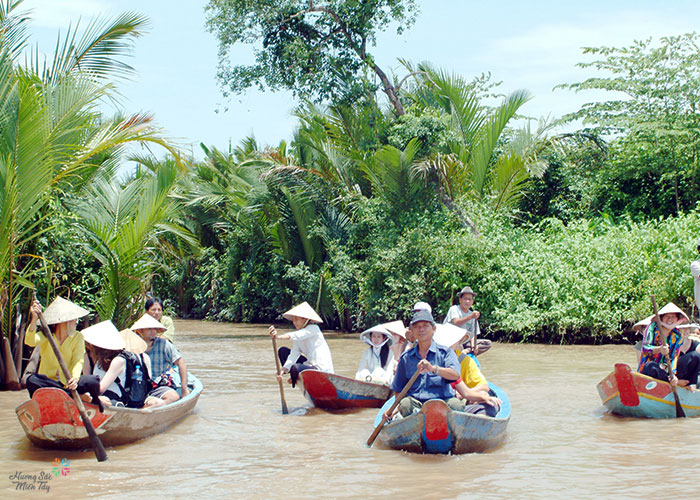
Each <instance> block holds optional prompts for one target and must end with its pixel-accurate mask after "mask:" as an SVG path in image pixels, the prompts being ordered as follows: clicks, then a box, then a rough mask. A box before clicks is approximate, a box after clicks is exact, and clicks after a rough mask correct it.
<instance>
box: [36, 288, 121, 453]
mask: <svg viewBox="0 0 700 500" xmlns="http://www.w3.org/2000/svg"><path fill="white" fill-rule="evenodd" d="M34 300H36V295H35V296H34ZM38 315H39V321H40V322H41V331H42V332H43V333H44V335H45V336H46V338H47V339H49V344H51V348H52V349H53V353H54V354H55V355H56V359H58V364H59V365H60V366H61V371H62V372H63V376H64V377H66V380H70V379H71V374H70V371H68V366H67V365H66V362H65V361H64V360H63V356H62V355H61V351H60V350H59V349H58V344H56V339H54V338H53V335H52V334H51V330H49V327H48V326H47V325H46V322H45V321H44V315H43V313H42V312H41V311H39V314H38ZM70 393H71V396H73V401H75V405H76V406H77V407H78V411H79V412H80V418H82V419H83V425H84V426H85V430H86V431H87V433H88V436H89V437H90V444H91V445H92V450H93V451H94V452H95V456H96V457H97V461H98V462H104V461H105V460H107V452H106V451H105V448H104V446H102V441H100V438H99V437H97V433H96V432H95V428H94V427H93V426H92V422H90V418H89V417H88V415H87V412H86V411H85V405H83V400H82V399H80V395H79V394H78V391H76V390H75V389H71V391H70Z"/></svg>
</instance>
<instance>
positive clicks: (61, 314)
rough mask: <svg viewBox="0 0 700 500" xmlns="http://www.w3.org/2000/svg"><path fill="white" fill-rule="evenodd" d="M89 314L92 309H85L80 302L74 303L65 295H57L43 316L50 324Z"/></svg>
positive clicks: (47, 323)
mask: <svg viewBox="0 0 700 500" xmlns="http://www.w3.org/2000/svg"><path fill="white" fill-rule="evenodd" d="M88 314H90V311H88V310H87V309H83V308H82V307H80V306H79V305H78V304H74V303H73V302H71V301H70V300H66V299H64V298H63V297H56V298H55V299H53V302H51V304H49V307H47V308H46V310H45V311H44V315H43V316H44V320H45V321H46V325H47V326H48V325H55V324H57V323H65V322H66V321H71V320H74V319H80V318H82V317H84V316H87V315H88Z"/></svg>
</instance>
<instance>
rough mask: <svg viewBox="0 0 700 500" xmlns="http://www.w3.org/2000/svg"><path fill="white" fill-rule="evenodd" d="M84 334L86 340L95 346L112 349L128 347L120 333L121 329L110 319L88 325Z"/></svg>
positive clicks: (118, 349) (117, 349)
mask: <svg viewBox="0 0 700 500" xmlns="http://www.w3.org/2000/svg"><path fill="white" fill-rule="evenodd" d="M82 334H83V337H84V338H85V342H87V343H89V344H92V345H94V346H95V347H101V348H102V349H110V350H112V351H120V350H122V349H124V348H125V347H126V344H125V343H124V339H123V338H122V336H121V335H119V330H117V327H116V326H114V324H113V323H112V322H111V321H109V320H107V321H103V322H102V323H97V324H96V325H92V326H89V327H87V328H86V329H85V330H83V331H82Z"/></svg>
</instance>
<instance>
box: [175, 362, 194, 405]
mask: <svg viewBox="0 0 700 500" xmlns="http://www.w3.org/2000/svg"><path fill="white" fill-rule="evenodd" d="M175 366H177V367H178V369H179V370H180V379H181V380H182V385H181V389H180V397H181V398H184V397H185V396H187V395H188V394H189V393H190V389H189V388H188V387H187V363H185V358H183V357H180V358H179V359H178V360H177V361H175Z"/></svg>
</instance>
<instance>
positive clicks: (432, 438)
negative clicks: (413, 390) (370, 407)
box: [375, 384, 510, 454]
mask: <svg viewBox="0 0 700 500" xmlns="http://www.w3.org/2000/svg"><path fill="white" fill-rule="evenodd" d="M489 385H490V386H491V390H492V391H493V392H494V393H495V394H496V396H497V397H499V398H500V399H501V401H502V402H503V404H502V405H501V408H500V410H499V412H498V414H497V415H496V416H495V417H487V416H485V415H473V414H470V413H463V412H456V411H452V410H451V409H450V408H449V407H448V406H447V404H446V403H445V402H444V401H443V400H441V399H432V400H430V401H426V402H425V404H424V405H423V407H422V408H421V410H420V412H418V413H416V414H414V415H411V416H409V417H406V418H402V419H397V420H394V421H393V422H390V423H388V424H386V425H385V426H384V428H383V429H382V431H381V433H380V434H379V437H380V439H381V440H382V443H383V444H384V445H386V446H388V447H390V448H394V449H398V450H404V451H409V452H413V453H443V454H445V453H452V454H462V453H480V452H484V451H487V450H490V449H492V448H494V447H496V446H498V445H500V444H501V443H502V442H503V440H504V438H505V435H506V428H507V427H508V421H509V420H510V401H509V400H508V397H507V396H506V394H505V392H503V391H502V390H501V389H500V388H499V387H497V386H495V385H493V384H489ZM384 410H385V409H384V408H382V410H380V414H379V415H377V420H380V419H381V415H382V413H383V411H384ZM376 422H377V421H375V425H376Z"/></svg>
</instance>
